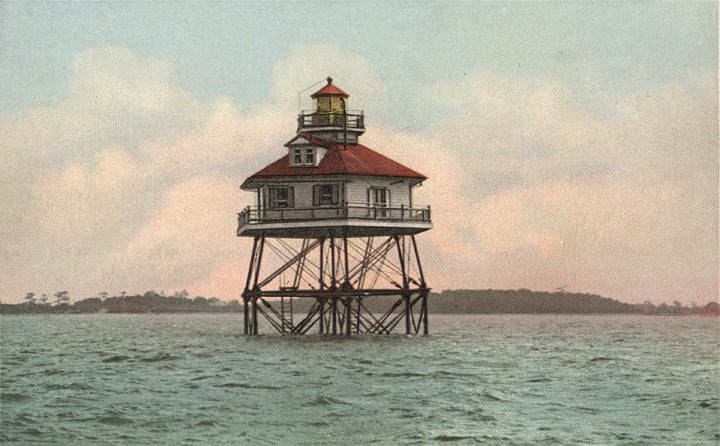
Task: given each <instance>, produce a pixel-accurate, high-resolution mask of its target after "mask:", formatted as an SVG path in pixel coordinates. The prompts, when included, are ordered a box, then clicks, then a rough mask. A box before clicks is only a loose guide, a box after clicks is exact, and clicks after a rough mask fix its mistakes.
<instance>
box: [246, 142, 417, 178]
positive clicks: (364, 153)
mask: <svg viewBox="0 0 720 446" xmlns="http://www.w3.org/2000/svg"><path fill="white" fill-rule="evenodd" d="M299 136H302V137H303V138H305V139H307V140H308V141H310V142H312V143H313V144H316V145H318V146H321V147H325V148H327V149H328V151H327V153H326V154H325V156H324V157H323V159H322V160H321V161H320V164H318V166H317V167H295V166H290V159H289V156H290V155H289V154H287V155H285V156H283V157H282V158H280V159H279V160H277V161H275V162H274V163H272V164H270V165H269V166H267V167H265V168H264V169H262V170H260V171H259V172H257V173H255V174H253V175H251V176H250V177H249V178H248V179H247V180H245V183H247V182H248V181H251V180H253V179H260V178H266V177H284V176H298V175H372V176H389V177H406V178H417V179H419V180H426V179H427V177H426V176H425V175H423V174H421V173H418V172H416V171H414V170H412V169H410V168H409V167H405V166H403V165H402V164H400V163H398V162H397V161H393V160H391V159H390V158H388V157H386V156H385V155H381V154H379V153H378V152H376V151H374V150H371V149H369V148H367V147H365V146H364V145H362V144H348V146H347V149H345V148H344V145H343V144H330V143H328V142H326V141H323V140H321V139H318V138H314V137H312V136H310V135H305V134H301V135H299Z"/></svg>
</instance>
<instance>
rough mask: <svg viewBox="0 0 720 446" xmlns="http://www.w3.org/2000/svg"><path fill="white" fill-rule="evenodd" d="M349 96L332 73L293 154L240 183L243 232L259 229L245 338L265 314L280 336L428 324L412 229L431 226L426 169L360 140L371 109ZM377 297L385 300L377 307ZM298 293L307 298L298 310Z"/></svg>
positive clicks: (304, 120) (302, 123) (306, 116)
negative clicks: (416, 199)
mask: <svg viewBox="0 0 720 446" xmlns="http://www.w3.org/2000/svg"><path fill="white" fill-rule="evenodd" d="M348 97H349V95H348V94H347V93H345V92H344V91H343V90H341V89H340V88H338V87H337V86H335V85H334V84H333V80H332V78H328V79H327V85H325V86H324V87H323V88H321V89H320V90H319V91H317V92H315V93H313V94H312V95H311V98H312V99H313V101H314V110H312V111H307V112H306V111H302V112H300V114H299V116H298V128H297V131H296V135H295V137H294V138H292V139H291V140H290V141H289V142H288V143H287V144H285V147H286V148H287V153H286V154H285V156H283V157H282V158H280V159H279V160H277V161H275V162H274V163H272V164H270V165H268V166H267V167H265V168H264V169H262V170H260V171H259V172H257V173H255V174H254V175H251V176H250V177H249V178H247V179H246V180H245V181H244V182H243V184H242V186H241V189H243V190H246V191H253V192H254V193H255V204H254V205H253V206H248V207H247V208H245V209H244V210H243V211H242V212H241V213H240V214H238V229H237V235H238V236H240V237H252V238H253V247H252V252H251V255H250V264H249V266H248V272H247V279H246V282H245V290H244V292H243V306H244V315H245V317H244V321H245V322H244V333H245V334H246V335H257V334H258V325H259V324H258V322H259V320H258V314H259V315H261V316H262V317H263V318H264V319H265V320H266V321H267V323H268V324H269V325H270V326H271V327H272V328H273V329H275V330H276V331H278V332H279V333H282V334H294V335H298V334H305V333H308V332H310V330H311V329H313V327H316V328H315V329H316V330H317V331H318V332H319V333H322V334H345V335H350V334H353V333H356V334H359V333H379V334H390V333H391V332H392V331H393V329H395V328H396V327H397V326H398V325H400V324H401V322H403V321H404V331H405V333H408V334H410V333H419V332H420V330H422V332H423V333H424V334H427V333H428V313H427V296H428V292H429V288H428V287H427V284H426V282H425V277H424V275H423V270H422V265H421V262H420V254H419V252H418V249H417V242H416V240H415V235H416V234H418V233H420V232H423V231H427V230H428V229H430V228H431V227H432V223H431V220H430V207H429V206H428V207H417V206H416V205H415V204H414V203H413V189H414V188H415V187H417V186H419V185H420V184H421V183H422V182H423V181H424V180H426V179H427V178H426V177H425V176H424V175H422V174H420V173H418V172H416V171H414V170H412V169H410V168H408V167H405V166H403V165H402V164H400V163H397V162H395V161H393V160H391V159H390V158H387V157H386V156H383V155H381V154H379V153H378V152H375V151H373V150H371V149H369V148H367V147H365V146H363V145H362V144H360V143H359V138H360V136H361V135H362V134H363V133H364V132H365V120H364V115H363V113H362V112H354V111H351V110H348V109H347V99H348ZM269 255H273V256H274V258H269ZM264 264H266V265H272V268H271V269H272V272H270V273H269V274H266V273H264V272H263V271H262V266H263V265H264ZM370 298H381V299H382V302H386V303H387V304H388V308H386V309H384V310H383V311H384V312H382V313H378V312H377V310H375V312H371V311H370V310H369V309H368V306H367V305H366V303H367V299H370ZM298 299H302V300H309V302H310V306H309V310H308V311H307V313H304V312H303V314H302V315H300V316H297V315H295V312H294V311H293V301H296V300H298ZM296 306H297V305H296ZM305 307H307V305H305Z"/></svg>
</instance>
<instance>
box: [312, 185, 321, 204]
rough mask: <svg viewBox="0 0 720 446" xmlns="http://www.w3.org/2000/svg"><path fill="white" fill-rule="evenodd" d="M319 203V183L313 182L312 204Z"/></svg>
mask: <svg viewBox="0 0 720 446" xmlns="http://www.w3.org/2000/svg"><path fill="white" fill-rule="evenodd" d="M319 205H320V185H318V184H315V185H314V186H313V206H319Z"/></svg>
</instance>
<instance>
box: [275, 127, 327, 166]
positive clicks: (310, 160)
mask: <svg viewBox="0 0 720 446" xmlns="http://www.w3.org/2000/svg"><path fill="white" fill-rule="evenodd" d="M285 147H287V148H288V155H289V156H288V160H289V163H290V166H291V167H317V166H318V164H320V161H322V159H323V158H324V157H325V154H326V153H327V149H326V148H325V147H320V146H318V145H317V144H313V142H312V141H310V140H309V139H307V138H305V137H304V136H302V135H298V136H296V137H295V138H293V139H292V140H290V141H289V142H288V143H287V144H285Z"/></svg>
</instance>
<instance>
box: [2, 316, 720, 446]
mask: <svg viewBox="0 0 720 446" xmlns="http://www.w3.org/2000/svg"><path fill="white" fill-rule="evenodd" d="M431 316H432V318H431V321H430V322H431V330H432V335H431V336H429V337H421V336H418V337H406V336H402V335H393V336H390V337H387V336H376V337H360V338H353V339H349V340H348V339H332V338H323V337H320V336H317V335H313V336H307V337H304V338H291V337H284V338H283V337H279V336H262V337H259V338H245V337H243V336H242V335H240V333H241V331H242V318H241V317H238V315H108V314H98V315H35V316H3V317H2V318H1V319H0V324H1V333H0V334H1V336H2V339H1V345H2V350H1V353H2V356H1V357H0V358H1V361H2V363H1V368H0V372H1V375H0V383H1V385H2V386H1V387H2V401H1V404H2V405H1V406H0V418H1V421H0V422H1V425H0V442H1V443H2V444H23V445H25V444H63V445H64V444H76V445H82V444H91V445H95V444H113V445H123V444H128V445H143V444H168V445H178V444H188V445H191V444H212V445H225V444H227V445H229V444H233V445H235V444H250V445H259V444H281V445H294V444H298V445H323V444H327V445H345V444H389V445H402V444H490V445H495V444H501V445H555V444H572V445H580V444H587V445H614V444H618V445H625V444H634V445H640V444H653V445H655V444H672V445H684V444H687V445H703V444H707V445H717V444H718V443H720V396H719V392H720V374H719V373H718V367H719V363H720V357H719V355H720V353H719V352H720V336H719V330H720V319H717V318H716V319H710V318H690V317H642V316H553V315H542V316H521V315H503V316H484V315H474V316H438V315H431Z"/></svg>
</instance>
